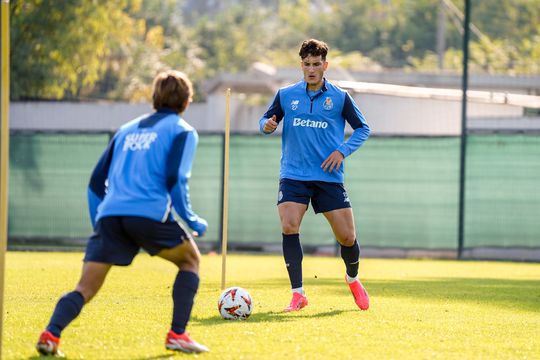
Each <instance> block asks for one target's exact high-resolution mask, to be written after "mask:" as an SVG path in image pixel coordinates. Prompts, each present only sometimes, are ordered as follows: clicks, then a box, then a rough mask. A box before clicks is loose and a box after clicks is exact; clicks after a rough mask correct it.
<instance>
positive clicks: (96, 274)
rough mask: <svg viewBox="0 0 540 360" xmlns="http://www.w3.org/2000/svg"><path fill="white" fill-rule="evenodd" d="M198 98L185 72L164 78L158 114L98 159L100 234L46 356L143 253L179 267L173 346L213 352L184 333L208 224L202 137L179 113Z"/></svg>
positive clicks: (157, 85) (94, 185)
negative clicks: (111, 277)
mask: <svg viewBox="0 0 540 360" xmlns="http://www.w3.org/2000/svg"><path fill="white" fill-rule="evenodd" d="M192 94H193V88H192V84H191V82H190V80H189V79H188V78H187V77H186V75H185V74H184V73H182V72H179V71H172V70H171V71H166V72H162V73H160V74H158V75H157V76H156V78H155V79H154V93H153V106H154V109H155V110H156V112H154V113H152V114H148V115H143V116H141V117H139V118H137V119H135V120H133V121H131V122H128V123H127V124H125V125H123V126H122V127H121V128H120V129H119V130H118V132H117V133H116V134H115V136H114V138H113V139H112V140H111V142H110V143H109V145H108V147H107V149H106V150H105V152H104V153H103V155H102V156H101V158H100V159H99V161H98V163H97V165H96V167H95V168H94V171H93V173H92V176H91V178H90V183H89V186H88V205H89V210H90V220H91V221H92V225H93V226H94V234H93V235H92V236H91V237H90V239H89V240H88V244H87V247H86V254H85V257H84V264H83V268H82V275H81V278H80V280H79V283H78V284H77V286H76V287H75V289H74V290H73V291H72V292H69V293H67V294H65V295H64V296H62V297H61V298H60V299H59V301H58V303H57V304H56V308H55V309H54V312H53V314H52V316H51V319H50V321H49V324H48V325H47V328H46V330H45V331H43V333H42V334H41V336H40V338H39V341H38V343H37V346H36V347H37V350H38V351H39V352H40V353H41V354H43V355H59V354H60V351H59V349H58V345H59V342H60V334H61V332H62V331H63V330H64V329H65V328H66V327H67V326H68V324H69V323H71V321H73V320H74V319H75V318H76V317H77V316H78V315H79V313H80V312H81V310H82V308H83V306H84V305H85V304H86V303H88V302H89V301H90V300H91V299H92V298H93V297H94V295H96V293H97V292H98V291H99V289H100V287H101V285H102V284H103V282H104V281H105V277H106V276H107V273H108V271H109V269H110V268H111V266H112V265H120V266H127V265H129V264H131V262H132V260H133V258H134V257H135V256H136V255H137V253H138V252H139V250H140V248H143V249H145V250H146V251H147V252H148V253H149V254H150V255H152V256H153V255H157V256H159V257H161V258H163V259H165V260H168V261H170V262H172V263H173V264H175V265H176V266H177V267H178V269H179V271H178V274H177V276H176V279H175V281H174V284H173V286H172V298H173V314H172V323H171V328H170V331H169V332H168V334H167V336H166V340H165V346H166V348H167V349H170V350H178V351H183V352H194V353H199V352H205V351H208V348H207V347H206V346H204V345H201V344H199V343H197V342H196V341H194V340H193V339H191V338H190V336H189V335H188V334H187V333H186V332H185V330H186V326H187V323H188V320H189V318H190V315H191V309H192V307H193V301H194V298H195V294H196V292H197V289H198V287H199V275H198V273H199V260H200V253H199V250H198V248H197V245H196V244H195V242H194V240H193V238H192V235H193V236H203V235H204V233H205V232H206V229H207V226H208V224H207V222H206V221H205V220H204V219H203V218H201V217H199V216H198V215H197V214H195V213H194V212H193V210H192V209H191V203H190V196H189V187H188V179H189V178H190V176H191V167H192V163H193V158H194V155H195V149H196V147H197V142H198V135H197V132H196V131H195V129H194V128H193V127H191V126H190V125H189V124H188V123H187V122H186V121H185V120H184V119H183V118H182V117H181V116H180V115H181V114H182V113H183V112H184V110H185V109H186V108H187V107H188V105H189V103H190V102H191V99H192ZM177 216H178V217H180V218H181V219H182V220H184V222H185V223H186V224H187V225H188V226H189V227H190V228H191V229H192V230H193V234H190V233H189V232H187V231H186V230H185V229H184V227H183V226H182V225H181V224H180V223H179V222H178V221H177V220H176V219H177Z"/></svg>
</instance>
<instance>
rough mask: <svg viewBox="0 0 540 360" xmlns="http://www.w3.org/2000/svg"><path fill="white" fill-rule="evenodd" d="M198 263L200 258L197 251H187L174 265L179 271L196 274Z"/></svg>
mask: <svg viewBox="0 0 540 360" xmlns="http://www.w3.org/2000/svg"><path fill="white" fill-rule="evenodd" d="M200 261H201V256H200V255H199V253H198V252H197V251H187V252H185V253H184V254H183V256H182V257H180V258H178V260H177V261H175V264H176V266H178V268H179V269H180V270H184V271H192V272H198V271H199V263H200Z"/></svg>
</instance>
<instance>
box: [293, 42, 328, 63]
mask: <svg viewBox="0 0 540 360" xmlns="http://www.w3.org/2000/svg"><path fill="white" fill-rule="evenodd" d="M327 54H328V45H327V44H326V43H325V42H324V41H321V40H317V39H309V40H304V42H303V43H302V45H301V46H300V52H299V53H298V55H300V58H301V59H305V58H307V57H308V56H309V55H311V56H319V55H320V56H321V58H322V59H323V61H326V55H327Z"/></svg>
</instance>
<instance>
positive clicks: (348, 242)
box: [337, 233, 356, 247]
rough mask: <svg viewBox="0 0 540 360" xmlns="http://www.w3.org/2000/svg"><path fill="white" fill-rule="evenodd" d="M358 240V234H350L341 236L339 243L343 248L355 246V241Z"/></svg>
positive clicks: (338, 239) (338, 238)
mask: <svg viewBox="0 0 540 360" xmlns="http://www.w3.org/2000/svg"><path fill="white" fill-rule="evenodd" d="M355 240H356V234H354V233H349V234H342V235H341V236H338V237H337V241H338V242H339V243H340V244H341V245H343V246H348V247H349V246H353V245H354V241H355Z"/></svg>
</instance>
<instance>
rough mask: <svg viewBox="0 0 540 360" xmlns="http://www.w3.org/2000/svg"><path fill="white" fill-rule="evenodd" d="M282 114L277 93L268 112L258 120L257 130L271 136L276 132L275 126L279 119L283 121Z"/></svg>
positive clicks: (278, 93)
mask: <svg viewBox="0 0 540 360" xmlns="http://www.w3.org/2000/svg"><path fill="white" fill-rule="evenodd" d="M283 116H284V113H283V109H282V108H281V101H280V92H279V91H278V92H277V94H276V96H275V97H274V100H273V101H272V104H270V106H269V107H268V110H267V111H266V113H265V114H264V115H263V117H262V118H261V119H260V120H259V130H260V132H262V133H263V134H271V133H273V132H274V131H276V129H277V126H278V124H279V122H280V121H281V119H283Z"/></svg>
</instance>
